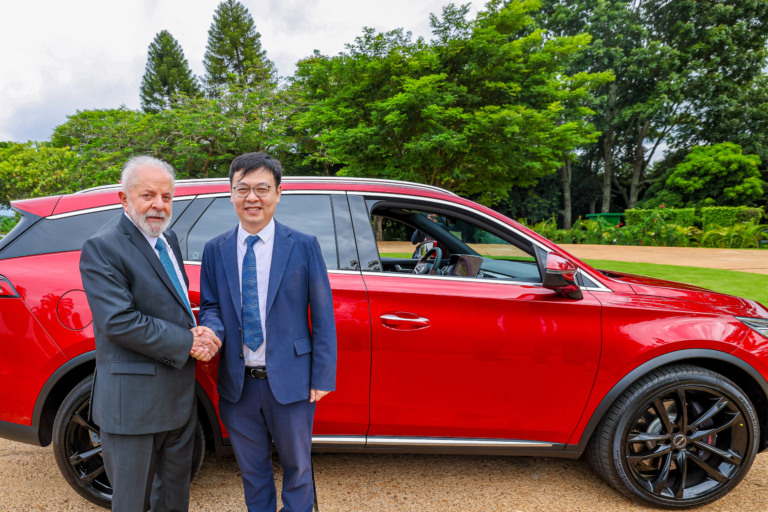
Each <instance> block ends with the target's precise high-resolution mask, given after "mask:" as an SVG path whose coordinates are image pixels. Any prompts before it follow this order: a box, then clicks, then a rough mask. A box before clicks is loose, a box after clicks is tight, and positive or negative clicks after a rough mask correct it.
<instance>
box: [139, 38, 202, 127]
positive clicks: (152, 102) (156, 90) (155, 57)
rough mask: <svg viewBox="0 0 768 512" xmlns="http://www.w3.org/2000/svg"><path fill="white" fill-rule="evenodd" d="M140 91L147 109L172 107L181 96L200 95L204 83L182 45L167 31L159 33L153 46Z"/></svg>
mask: <svg viewBox="0 0 768 512" xmlns="http://www.w3.org/2000/svg"><path fill="white" fill-rule="evenodd" d="M140 92H141V108H142V109H143V110H144V112H160V111H161V110H165V109H167V108H171V107H172V106H173V105H174V104H175V103H176V102H177V101H178V97H179V96H180V95H183V96H190V97H195V96H199V95H200V92H201V91H200V86H199V85H198V84H197V79H196V78H195V76H194V75H193V74H192V70H190V69H189V64H188V63H187V59H186V58H184V51H183V50H182V49H181V45H179V43H178V42H177V41H176V39H174V37H173V36H172V35H171V33H170V32H168V31H167V30H163V31H162V32H158V33H157V35H156V36H155V39H154V40H153V41H152V43H150V45H149V50H148V52H147V66H146V68H145V71H144V77H143V78H142V80H141V89H140Z"/></svg>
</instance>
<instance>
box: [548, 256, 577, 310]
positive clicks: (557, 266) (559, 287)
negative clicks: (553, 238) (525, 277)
mask: <svg viewBox="0 0 768 512" xmlns="http://www.w3.org/2000/svg"><path fill="white" fill-rule="evenodd" d="M578 270H579V268H578V267H577V266H576V265H574V264H573V263H571V262H570V261H569V260H567V259H565V258H564V257H562V256H561V255H559V254H557V253H555V252H551V253H549V255H548V257H547V268H546V270H545V272H544V283H543V284H544V288H548V289H550V290H552V291H555V292H557V293H559V294H560V295H562V296H563V297H568V298H569V299H575V300H579V299H582V298H584V295H583V294H582V293H581V289H580V288H579V285H578V284H576V272H578Z"/></svg>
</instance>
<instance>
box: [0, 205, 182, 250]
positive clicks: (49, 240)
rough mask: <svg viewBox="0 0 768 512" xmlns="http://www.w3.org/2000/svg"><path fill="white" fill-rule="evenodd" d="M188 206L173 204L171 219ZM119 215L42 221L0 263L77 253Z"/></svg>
mask: <svg viewBox="0 0 768 512" xmlns="http://www.w3.org/2000/svg"><path fill="white" fill-rule="evenodd" d="M189 203H190V200H189V199H186V200H182V201H174V203H173V215H174V217H175V216H176V215H180V214H181V212H183V211H184V209H185V208H186V207H187V206H189ZM122 213H123V209H122V208H121V207H120V206H116V207H115V208H110V209H108V210H101V211H96V212H88V213H75V214H73V215H68V216H66V217H59V218H56V217H54V218H47V219H42V220H41V221H39V222H37V223H36V224H35V225H33V226H32V227H31V228H29V229H27V230H26V231H24V232H23V233H22V234H21V235H19V237H18V238H17V239H15V240H12V241H11V243H10V244H9V245H8V247H7V248H6V249H3V252H2V255H0V259H4V258H16V257H19V256H29V255H31V254H49V253H54V252H66V251H79V250H80V248H81V247H82V246H83V243H84V242H85V241H86V240H88V239H89V238H90V237H91V236H93V235H94V234H96V233H97V232H98V231H99V230H100V229H102V228H105V227H108V226H109V225H111V224H115V223H116V222H117V220H118V219H119V218H120V215H122ZM25 217H26V216H25ZM22 222H23V220H22ZM19 224H21V223H19Z"/></svg>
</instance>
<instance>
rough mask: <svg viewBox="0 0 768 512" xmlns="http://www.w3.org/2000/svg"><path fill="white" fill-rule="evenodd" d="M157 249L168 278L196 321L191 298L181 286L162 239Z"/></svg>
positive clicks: (158, 242)
mask: <svg viewBox="0 0 768 512" xmlns="http://www.w3.org/2000/svg"><path fill="white" fill-rule="evenodd" d="M155 249H157V253H158V254H159V255H160V263H162V264H163V268H164V269H165V272H166V273H167V274H168V277H170V278H171V282H172V283H173V286H174V287H175V288H176V291H177V292H179V296H180V297H181V300H182V301H184V305H185V306H187V312H188V313H189V316H191V317H192V319H193V320H194V318H195V315H193V314H192V308H190V307H189V298H187V294H186V293H185V292H184V288H182V286H181V282H180V281H179V276H178V274H176V268H174V266H173V263H172V262H171V257H170V256H169V255H168V248H167V247H166V246H165V242H164V241H163V239H162V238H158V239H157V242H155Z"/></svg>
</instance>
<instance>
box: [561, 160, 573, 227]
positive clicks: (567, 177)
mask: <svg viewBox="0 0 768 512" xmlns="http://www.w3.org/2000/svg"><path fill="white" fill-rule="evenodd" d="M560 176H561V177H562V182H563V228H564V229H571V221H572V216H573V212H572V210H573V207H572V205H571V181H572V179H573V169H572V168H571V159H570V158H568V155H565V165H563V166H562V167H561V168H560Z"/></svg>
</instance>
